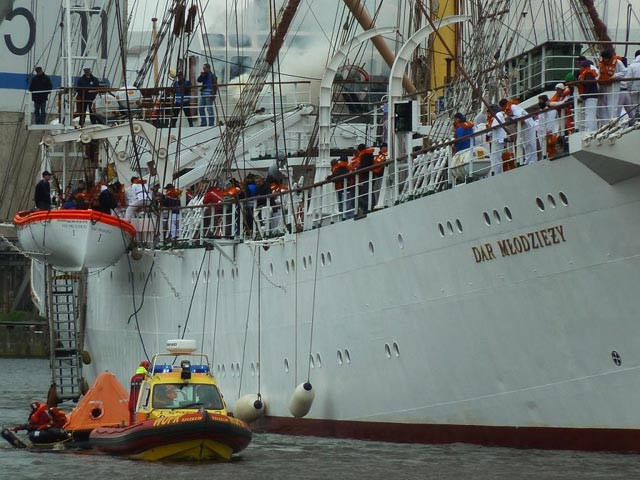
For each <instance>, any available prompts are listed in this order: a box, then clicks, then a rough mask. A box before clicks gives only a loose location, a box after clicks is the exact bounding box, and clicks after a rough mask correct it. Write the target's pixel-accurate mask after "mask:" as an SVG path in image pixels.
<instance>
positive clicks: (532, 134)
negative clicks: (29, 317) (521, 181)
mask: <svg viewBox="0 0 640 480" xmlns="http://www.w3.org/2000/svg"><path fill="white" fill-rule="evenodd" d="M500 107H501V108H502V111H503V112H504V113H505V115H507V116H508V117H510V118H512V119H514V120H518V119H522V120H518V126H519V127H520V132H519V135H518V136H519V142H520V144H521V145H522V149H523V150H524V163H525V164H526V165H529V164H530V163H534V162H535V161H536V160H538V152H537V151H536V122H535V120H534V119H533V118H531V117H529V118H523V117H526V116H527V115H528V113H527V111H526V110H525V109H524V108H522V107H521V106H519V105H516V104H514V103H512V102H510V101H509V100H507V99H506V98H503V99H502V100H500Z"/></svg>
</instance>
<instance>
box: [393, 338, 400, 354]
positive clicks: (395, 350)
mask: <svg viewBox="0 0 640 480" xmlns="http://www.w3.org/2000/svg"><path fill="white" fill-rule="evenodd" d="M393 353H395V354H396V357H399V356H400V348H399V347H398V344H397V343H396V342H393Z"/></svg>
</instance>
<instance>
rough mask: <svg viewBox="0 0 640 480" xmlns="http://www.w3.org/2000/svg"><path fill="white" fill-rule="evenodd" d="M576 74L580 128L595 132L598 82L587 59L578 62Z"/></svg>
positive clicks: (596, 126) (596, 125)
mask: <svg viewBox="0 0 640 480" xmlns="http://www.w3.org/2000/svg"><path fill="white" fill-rule="evenodd" d="M580 67H581V68H580V73H579V75H578V81H579V82H580V83H578V93H579V97H578V102H580V103H581V105H582V107H581V108H580V110H581V112H580V113H581V114H580V118H581V119H582V120H583V124H582V128H581V130H583V131H585V132H595V131H596V130H597V128H598V122H597V113H598V84H597V83H596V82H595V80H596V74H595V71H594V69H593V68H591V62H590V61H589V60H583V61H582V63H581V64H580Z"/></svg>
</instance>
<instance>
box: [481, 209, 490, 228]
mask: <svg viewBox="0 0 640 480" xmlns="http://www.w3.org/2000/svg"><path fill="white" fill-rule="evenodd" d="M482 215H484V223H486V224H487V226H488V227H490V226H491V217H490V216H489V214H488V213H487V212H483V213H482Z"/></svg>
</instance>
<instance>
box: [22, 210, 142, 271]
mask: <svg viewBox="0 0 640 480" xmlns="http://www.w3.org/2000/svg"><path fill="white" fill-rule="evenodd" d="M13 223H14V225H15V226H16V229H17V231H18V241H19V242H20V246H21V247H22V249H23V250H24V251H25V254H27V255H29V256H30V257H32V258H35V259H37V260H41V261H43V262H46V263H48V264H50V265H53V266H54V267H56V268H57V269H59V270H66V271H79V270H82V269H83V268H85V267H87V268H102V267H107V266H109V265H112V264H114V263H115V262H116V261H117V260H118V259H119V258H120V257H121V256H122V255H124V254H125V253H126V252H127V249H128V248H129V245H130V244H131V241H132V240H133V239H134V238H135V234H136V230H135V228H134V227H133V225H131V224H130V223H129V222H126V221H124V220H122V219H120V218H118V217H115V216H113V215H107V214H104V213H101V212H98V211H95V210H39V211H35V212H29V211H22V212H18V213H17V214H16V215H15V216H14V217H13Z"/></svg>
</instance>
